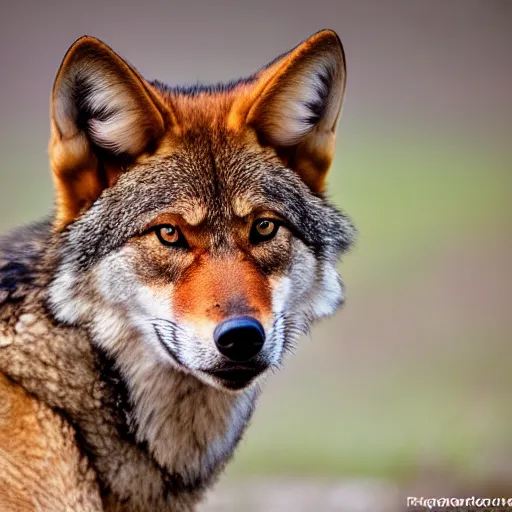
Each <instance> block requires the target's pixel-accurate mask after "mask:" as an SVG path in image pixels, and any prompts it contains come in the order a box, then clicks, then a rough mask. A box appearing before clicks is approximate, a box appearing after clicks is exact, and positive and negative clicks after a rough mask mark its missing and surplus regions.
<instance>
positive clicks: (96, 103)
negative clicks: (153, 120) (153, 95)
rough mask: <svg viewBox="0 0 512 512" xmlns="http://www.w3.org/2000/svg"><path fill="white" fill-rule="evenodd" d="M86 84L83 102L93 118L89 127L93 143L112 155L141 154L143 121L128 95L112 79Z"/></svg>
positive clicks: (107, 78)
mask: <svg viewBox="0 0 512 512" xmlns="http://www.w3.org/2000/svg"><path fill="white" fill-rule="evenodd" d="M88 83H89V84H90V87H89V89H90V93H89V95H88V96H87V97H86V99H85V101H86V103H87V106H88V107H89V108H90V111H91V113H92V115H93V117H91V119H90V120H89V123H88V124H89V129H90V136H91V138H92V140H93V141H94V142H95V143H96V144H98V145H99V146H101V147H103V148H105V149H107V150H110V151H113V152H115V153H131V154H134V153H137V152H139V151H142V150H143V145H144V143H145V140H144V138H145V133H144V130H141V125H144V120H143V119H142V118H141V111H140V109H139V108H137V105H136V102H135V100H134V98H133V97H132V96H131V94H130V91H129V90H128V89H127V88H126V87H124V86H123V84H121V83H120V82H119V81H117V80H115V79H112V78H111V77H99V79H98V78H97V77H95V76H92V77H90V78H89V80H88ZM95 114H96V116H95Z"/></svg>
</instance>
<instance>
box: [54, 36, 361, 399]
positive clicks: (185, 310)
mask: <svg viewBox="0 0 512 512" xmlns="http://www.w3.org/2000/svg"><path fill="white" fill-rule="evenodd" d="M344 90H345V61H344V55H343V50H342V46H341V43H340V41H339V39H338V37H337V35H336V34H335V33H334V32H332V31H327V30H326V31H322V32H319V33H317V34H315V35H313V36H312V37H311V38H310V39H308V40H306V41H305V42H303V43H301V44H300V45H299V46H297V47H296V48H294V49H293V50H291V51H290V52H288V53H286V54H285V55H282V56H281V57H278V58H277V59H276V60H274V61H273V62H272V63H270V64H269V65H268V66H266V67H264V68H263V69H261V70H260V71H258V72H256V73H255V74H254V75H252V76H250V77H249V78H246V79H243V80H239V81H236V82H232V83H229V84H224V85H217V86H211V87H210V86H208V87H206V86H205V87H203V86H197V87H191V88H182V87H177V88H173V87H168V86H165V85H163V84H161V83H159V82H148V81H146V80H145V79H144V78H142V77H141V76H140V74H139V73H138V72H137V71H136V70H135V69H134V68H133V67H132V66H131V65H129V64H128V63H126V62H125V61H124V60H122V59H121V58H120V57H119V56H118V55H117V54H115V53H114V52H113V51H112V50H111V49H110V48H109V47H107V46H106V45H105V44H104V43H102V42H100V41H98V40H97V39H94V38H91V37H84V38H81V39H79V40H78V41H77V42H76V43H75V44H74V45H73V46H72V47H71V48H70V50H69V51H68V53H67V55H66V56H65V58H64V60H63V63H62V65H61V67H60V70H59V72H58V75H57V78H56V81H55V85H54V89H53V95H52V106H51V121H52V136H51V141H50V159H51V166H52V171H53V177H54V182H55V188H56V203H57V210H56V217H55V222H54V227H55V231H56V233H57V235H56V236H57V237H58V255H59V263H58V267H57V270H56V274H55V278H54V280H53V283H52V286H51V289H50V297H49V303H50V307H51V309H52V311H53V312H54V314H55V315H56V317H57V318H58V319H59V320H61V321H63V322H67V323H70V324H73V325H82V326H85V327H86V328H88V329H89V330H90V332H91V334H92V339H93V340H94V342H95V343H96V344H97V345H98V346H99V347H101V348H102V349H103V350H105V351H106V352H107V353H108V354H110V355H111V356H112V357H113V358H114V359H117V360H120V361H121V360H122V361H123V363H122V364H123V365H124V366H130V365H137V364H139V363H140V364H149V363H147V361H153V362H154V364H155V365H158V367H159V368H161V367H162V366H163V367H168V368H172V367H173V368H174V369H177V370H178V371H179V372H184V373H188V374H192V375H194V376H195V377H196V378H197V379H199V380H200V381H203V382H205V383H207V384H208V385H212V386H215V387H217V388H221V389H225V390H231V391H236V390H240V389H244V388H247V387H249V386H250V385H251V384H252V383H254V382H256V381H257V380H258V377H259V376H262V375H264V374H265V373H267V371H268V370H269V369H271V368H273V367H276V366H279V365H280V363H281V361H282V358H283V355H284V353H285V352H286V350H287V349H289V348H290V347H291V346H292V345H293V343H294V342H295V341H296V339H297V338H298V336H299V335H300V334H301V333H304V332H305V331H307V329H308V327H309V325H310V324H311V323H312V322H313V321H315V320H317V319H319V318H322V317H324V316H326V315H330V314H332V313H333V312H334V311H335V310H336V309H337V308H338V307H339V306H340V304H341V303H342V301H343V286H342V282H341V279H340V277H339V276H338V273H337V271H336V260H337V258H338V256H339V255H340V254H341V253H342V252H343V251H345V250H347V249H348V248H349V246H350V244H351V242H352V239H353V236H354V228H353V227H352V224H351V222H350V221H349V219H348V218H347V217H346V216H345V215H343V214H342V213H340V212H339V211H337V210H336V209H335V208H334V207H333V206H332V205H331V204H329V202H328V201H327V200H326V199H325V197H324V189H325V178H326V174H327V172H328V169H329V167H330V164H331V161H332V159H333V154H334V142H335V132H336V126H337V122H338V118H339V116H340V112H341V106H342V101H343V96H344ZM121 356H122V357H121ZM143 361H145V362H144V363H143ZM125 369H126V370H127V371H129V368H125Z"/></svg>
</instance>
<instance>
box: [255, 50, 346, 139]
mask: <svg viewBox="0 0 512 512" xmlns="http://www.w3.org/2000/svg"><path fill="white" fill-rule="evenodd" d="M337 68H338V63H337V61H336V58H335V57H334V56H333V55H330V54H323V55H321V56H317V57H316V58H314V59H311V60H309V61H306V62H304V63H302V64H301V65H300V66H299V67H298V69H297V70H294V71H293V72H291V73H290V74H287V75H285V76H283V77H282V78H281V79H280V83H278V84H277V85H276V87H275V90H274V91H273V92H272V93H271V95H270V97H269V98H267V99H266V100H264V105H263V111H262V119H261V121H262V123H263V127H264V129H265V132H266V136H267V137H268V138H269V140H270V141H271V142H272V143H274V144H277V145H280V146H292V145H295V144H297V143H299V142H300V141H301V140H302V139H303V138H304V137H306V136H307V135H308V134H309V133H310V132H311V130H312V129H313V128H314V127H315V126H316V125H317V124H318V123H319V122H321V121H328V122H331V123H332V124H334V121H335V119H336V116H337V114H338V111H339V107H340V100H339V99H340V98H341V94H340V93H338V92H337V91H336V90H335V88H336V87H337V85H338V84H337V83H336V81H337V80H336V78H337V76H338V74H339V71H338V69H337Z"/></svg>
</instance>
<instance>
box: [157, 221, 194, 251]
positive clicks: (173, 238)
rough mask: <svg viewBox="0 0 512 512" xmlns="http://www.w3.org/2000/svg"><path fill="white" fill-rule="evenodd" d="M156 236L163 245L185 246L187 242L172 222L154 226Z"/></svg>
mask: <svg viewBox="0 0 512 512" xmlns="http://www.w3.org/2000/svg"><path fill="white" fill-rule="evenodd" d="M155 233H156V236H157V237H158V240H160V242H161V243H162V244H163V245H168V246H174V247H186V246H187V242H186V240H185V238H184V237H183V235H182V234H181V232H180V230H179V229H178V228H177V227H176V226H173V225H172V224H162V225H161V226H157V227H156V228H155Z"/></svg>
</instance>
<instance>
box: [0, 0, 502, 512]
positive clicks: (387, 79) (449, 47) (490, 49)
mask: <svg viewBox="0 0 512 512" xmlns="http://www.w3.org/2000/svg"><path fill="white" fill-rule="evenodd" d="M1 10H2V16H1V20H0V48H1V50H0V52H1V53H0V69H1V76H2V78H1V82H0V87H1V95H0V117H1V120H2V122H1V126H0V133H1V140H0V150H1V155H2V165H1V168H0V228H1V230H2V231H5V230H7V229H8V228H11V227H13V226H16V225H19V224H22V223H24V222H26V221H29V220H33V219H36V218H38V217H40V216H41V215H44V214H45V213H47V212H48V211H49V209H50V208H51V205H52V190H51V182H50V177H49V171H48V164H47V156H46V143H47V139H48V120H47V117H48V98H49V94H50V90H51V85H52V80H53V77H54V75H55V72H56V70H57V68H58V65H59V63H60V59H61V58H62V56H63V55H64V52H65V51H66V49H67V48H68V46H69V45H70V44H71V43H72V42H73V41H74V40H75V39H76V38H78V37H79V36H81V35H83V34H90V35H95V36H98V37H100V38H102V39H104V40H105V41H106V42H107V43H108V44H110V45H111V46H112V47H113V48H114V49H116V50H117V51H118V52H119V53H120V54H121V55H123V56H125V57H126V58H128V60H130V61H131V62H132V63H133V64H134V65H135V66H136V67H137V68H138V69H139V70H140V71H141V72H142V74H144V75H145V76H146V77H147V78H157V77H158V78H160V79H162V80H164V81H168V82H170V83H191V82H196V81H217V80H226V79H230V78H233V77H236V76H240V75H244V74H249V73H250V72H252V71H253V70H255V69H256V68H258V67H259V66H261V65H263V64H265V63H266V62H267V61H269V60H271V59H272V58H273V57H275V56H276V55H278V54H279V53H281V52H283V51H284V50H286V49H289V48H291V47H292V46H294V45H295V44H296V43H298V42H299V41H300V40H302V39H304V38H305V37H307V36H308V35H310V34H311V33H313V32H315V31H317V30H319V29H321V28H324V27H329V28H333V29H335V30H336V31H337V32H338V33H339V35H340V36H341V39H342V41H343V43H344V46H345V51H346V54H347V63H348V91H347V96H346V103H345V105H346V106H345V109H344V114H343V116H342V119H341V124H340V131H339V144H338V152H337V158H336V161H335V164H334V166H333V169H332V172H331V176H330V193H331V196H332V200H333V201H334V202H335V203H336V204H337V205H339V206H340V207H342V208H343V209H345V210H346V211H347V212H348V213H349V214H350V215H351V216H352V217H353V219H354V221H355V223H356V225H357V227H358V228H359V231H360V236H359V240H358V243H357V245H356V247H355V249H354V250H353V251H352V253H351V254H350V255H348V256H346V258H345V259H344V261H343V262H342V263H341V265H340V269H341V271H342V273H343V275H344V278H345V281H346V284H347V291H348V301H347V304H346V306H345V308H344V310H343V311H342V312H341V313H339V314H337V315H336V316H335V317H334V318H332V319H331V320H329V321H326V322H324V323H323V324H321V325H319V326H318V327H317V328H315V329H314V330H313V333H312V335H311V336H310V337H309V338H307V339H304V340H303V343H302V345H301V346H300V348H299V350H298V351H297V354H296V356H295V357H292V358H289V360H288V362H287V364H286V365H285V369H284V370H283V371H282V372H281V373H280V374H278V375H276V376H273V377H272V378H270V379H269V382H268V383H267V386H266V389H265V392H264V394H263V396H262V399H261V401H260V404H259V408H258V409H257V412H256V414H255V417H254V421H253V424H252V427H251V428H250V429H249V431H248V432H247V434H246V436H245V439H244V440H243V442H242V444H241V447H240V449H239V451H238V452H237V455H236V457H235V460H234V462H233V463H232V464H231V465H230V466H229V469H228V471H227V473H226V475H225V476H223V478H222V479H221V484H220V487H219V488H218V489H217V490H216V491H215V492H214V493H213V495H212V497H211V500H210V502H209V505H208V506H207V508H205V510H344V511H350V510H372V511H374V512H378V511H380V510H387V509H386V508H385V507H386V506H389V510H393V511H394V512H396V510H398V509H397V505H396V503H402V502H400V501H399V500H398V498H396V496H397V495H398V494H400V493H402V492H412V490H417V491H418V495H421V493H423V495H426V494H428V493H430V494H435V493H438V494H439V493H440V492H443V491H446V492H448V493H463V494H464V493H465V494H467V495H470V494H471V493H474V494H476V493H483V494H485V493H491V492H493V493H501V494H504V493H505V492H506V491H510V493H511V494H512V484H511V483H510V482H511V481H512V432H511V429H512V411H511V408H512V406H511V400H510V397H509V392H510V389H511V388H512V344H511V342H512V298H511V294H512V292H511V290H512V270H511V263H512V198H511V193H512V142H511V138H512V137H511V136H512V87H511V83H512V59H511V57H510V55H511V52H512V2H509V1H507V0H503V1H495V0H482V1H471V0H453V1H451V2H445V1H441V0H433V1H426V0H424V1H415V2H410V1H406V0H389V1H386V2H381V1H379V0H372V1H368V0H361V1H358V2H356V1H350V0H344V1H341V0H340V1H327V0H315V1H314V2H306V1H304V0H303V1H296V2H292V1H281V2H275V1H274V2H272V1H270V0H261V1H260V2H258V3H256V2H254V3H248V2H247V3H244V2H234V1H233V2H229V1H223V2H215V1H212V2H206V1H203V2H199V1H189V2H185V1H181V2H172V1H167V2H165V1H153V0H151V1H148V2H145V3H142V2H131V1H125V2H107V3H105V4H103V3H100V2H99V1H89V2H87V5H85V4H84V3H79V2H64V1H63V0H62V1H61V2H55V1H54V2H44V3H41V4H36V3H30V2H27V1H25V0H22V1H19V2H16V3H15V4H11V5H9V6H7V5H4V6H2V7H1ZM269 482H270V483H271V484H269ZM346 482H351V484H350V485H352V483H354V485H355V487H354V486H349V487H347V486H346ZM272 483H273V484H274V487H276V486H277V487H278V489H277V490H279V489H281V490H282V489H285V490H286V492H285V494H284V497H282V496H281V497H280V498H279V496H277V495H274V497H272V496H273V495H272V492H274V491H275V489H274V490H273V488H272ZM316 483H318V485H320V486H325V487H321V491H318V490H317V491H318V492H317V494H315V492H316V491H315V489H316V488H315V487H314V486H315V485H316ZM269 485H270V487H269ZM311 486H312V487H311ZM255 489H256V490H255ZM301 489H302V491H303V492H302V493H301V492H300V491H301ZM327 489H328V490H329V491H328V492H327ZM354 489H355V491H354ZM338 491H339V492H338ZM395 491H396V495H395V494H394V492H395ZM276 492H277V491H276ZM336 492H337V494H336ZM351 492H352V495H351V496H354V495H356V496H360V497H361V496H363V497H365V498H367V497H368V496H369V495H372V496H377V497H378V496H382V499H380V498H379V499H378V500H377V501H378V505H375V504H374V505H368V506H367V507H366V508H365V507H364V506H363V507H362V508H359V509H357V507H356V508H350V507H351V506H352V505H350V504H348V502H347V503H345V502H343V499H345V498H344V497H346V496H347V493H348V494H349V495H350V493H351ZM237 493H238V494H237ZM251 493H252V494H251ZM333 493H334V494H333ZM354 493H355V494H354ZM358 493H359V494H358ZM379 493H380V494H379ZM256 494H257V495H258V496H259V497H258V498H254V495H256ZM262 495H266V498H262V497H261V496H262ZM327 495H329V496H330V497H331V498H332V496H334V498H332V499H331V498H329V499H331V501H330V502H329V503H328V504H327V503H324V502H323V501H322V500H324V499H325V496H327ZM315 496H316V497H315ZM294 499H296V500H299V501H300V504H301V505H300V506H299V504H297V503H299V501H298V502H297V503H296V504H295V505H294V504H293V503H295V502H294V501H293V500H294ZM361 499H362V498H361ZM237 500H238V501H237ZM265 500H267V501H265ZM279 500H281V501H279ZM308 500H309V501H308ZM340 500H341V501H340ZM393 500H396V501H393ZM356 501H357V500H356ZM241 503H243V504H244V505H243V506H242V505H240V504H241ZM251 503H252V504H251ZM276 503H277V505H276ZM279 503H280V504H279ZM307 503H310V505H307ZM340 503H345V505H343V504H340ZM358 503H361V501H359V502H358ZM385 503H387V505H385ZM251 507H252V508H251ZM272 507H274V508H272ZM308 507H310V508H308Z"/></svg>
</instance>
